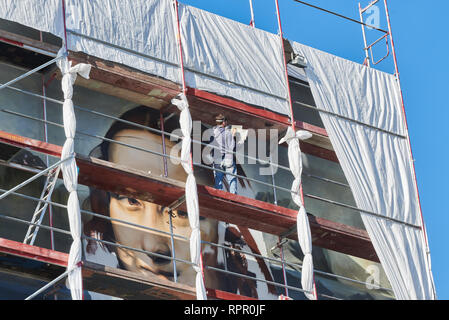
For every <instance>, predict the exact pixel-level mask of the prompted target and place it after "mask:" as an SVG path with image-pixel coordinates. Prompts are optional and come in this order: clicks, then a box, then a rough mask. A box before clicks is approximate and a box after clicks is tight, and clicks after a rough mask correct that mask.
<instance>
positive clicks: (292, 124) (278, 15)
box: [275, 0, 317, 299]
mask: <svg viewBox="0 0 449 320" xmlns="http://www.w3.org/2000/svg"><path fill="white" fill-rule="evenodd" d="M275 4H276V14H277V22H278V28H279V39H280V42H281V49H282V64H283V66H284V76H285V84H286V89H287V100H288V104H289V107H290V122H291V124H290V125H291V128H292V130H293V132H294V133H296V126H295V118H294V116H293V103H292V97H291V93H290V83H289V80H288V70H287V61H286V57H285V48H284V35H283V31H282V23H281V12H280V10H279V1H278V0H275ZM298 144H299V142H298ZM299 194H300V196H301V202H302V204H303V205H304V193H303V188H302V182H301V183H300V185H299ZM313 296H314V298H315V299H316V298H317V291H316V285H315V275H313Z"/></svg>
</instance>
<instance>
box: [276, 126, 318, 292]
mask: <svg viewBox="0 0 449 320" xmlns="http://www.w3.org/2000/svg"><path fill="white" fill-rule="evenodd" d="M310 137H312V134H311V133H310V132H308V131H304V130H299V131H297V132H296V133H295V131H294V130H293V128H292V127H288V129H287V133H286V134H285V136H284V138H282V139H281V140H280V141H279V144H282V143H284V142H287V144H288V162H289V165H290V170H291V171H292V173H293V176H294V177H295V180H293V183H292V187H291V195H292V199H293V202H295V203H296V205H298V206H299V211H298V215H297V217H296V227H297V234H298V242H299V245H300V247H301V250H302V252H303V253H304V260H303V262H302V266H303V267H302V271H301V285H302V288H303V290H305V292H304V294H305V295H306V297H307V298H308V299H310V300H316V298H317V297H316V290H315V282H314V276H313V260H312V237H311V233H310V225H309V219H308V217H307V213H306V209H305V208H304V204H303V203H302V199H301V195H300V188H301V174H302V157H301V149H300V147H299V140H306V139H309V138H310Z"/></svg>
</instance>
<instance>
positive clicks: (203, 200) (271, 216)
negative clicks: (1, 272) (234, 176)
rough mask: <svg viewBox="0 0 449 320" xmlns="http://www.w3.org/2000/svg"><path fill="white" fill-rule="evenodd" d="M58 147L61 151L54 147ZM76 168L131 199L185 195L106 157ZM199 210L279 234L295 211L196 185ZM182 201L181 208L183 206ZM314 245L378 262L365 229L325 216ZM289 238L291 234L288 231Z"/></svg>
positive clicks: (5, 137)
mask: <svg viewBox="0 0 449 320" xmlns="http://www.w3.org/2000/svg"><path fill="white" fill-rule="evenodd" d="M0 141H4V142H8V141H11V143H12V144H14V145H16V146H21V147H30V148H31V149H34V148H36V149H38V150H40V151H41V152H45V151H46V149H47V148H48V151H49V152H51V153H53V154H54V153H55V152H58V150H62V148H61V147H60V146H55V145H51V144H48V143H43V142H39V141H36V140H34V139H29V138H23V137H22V138H21V137H20V136H17V135H14V134H9V133H5V132H3V131H0ZM59 152H60V151H59ZM76 161H77V165H78V167H79V169H80V174H79V183H81V184H85V185H87V186H91V187H95V188H99V189H102V190H105V191H109V192H114V193H118V194H122V195H126V196H130V197H131V196H132V197H134V198H138V199H142V200H145V201H150V202H154V203H158V204H161V205H168V204H171V203H172V202H173V201H175V200H177V199H179V198H180V197H181V196H182V195H184V192H185V191H184V182H180V181H176V180H173V179H169V178H164V177H161V176H155V175H152V174H148V173H145V172H143V171H139V170H135V169H131V168H128V167H125V166H119V165H116V164H113V163H111V162H108V161H104V160H99V159H95V158H91V157H85V156H82V155H77V156H76ZM198 199H199V204H200V211H201V215H202V216H205V217H209V218H213V219H217V220H220V221H226V222H232V223H234V224H237V225H241V226H243V227H248V228H251V229H256V230H260V231H262V232H267V233H271V234H275V235H281V234H283V233H285V232H287V231H288V230H290V229H291V228H292V227H293V226H294V225H295V224H296V215H297V212H296V211H295V210H292V209H287V208H284V207H280V206H276V205H274V204H271V203H267V202H263V201H259V200H255V199H251V198H247V197H244V196H240V195H234V194H230V193H228V192H225V191H222V190H217V189H214V188H212V187H208V186H200V185H199V186H198ZM184 206H185V204H184V205H183V206H181V207H184ZM309 221H310V225H311V231H312V239H313V242H312V243H313V244H314V245H316V246H320V247H323V248H326V249H330V250H335V251H338V252H342V253H346V254H349V255H353V256H356V257H360V258H364V259H368V260H372V261H376V262H377V261H378V258H377V255H376V253H375V251H374V248H373V246H372V243H371V241H370V239H369V236H368V234H367V232H366V231H364V230H359V229H356V228H352V227H350V226H346V225H343V224H339V223H336V222H332V221H329V220H326V219H321V218H315V217H312V216H309ZM290 237H292V239H294V235H290Z"/></svg>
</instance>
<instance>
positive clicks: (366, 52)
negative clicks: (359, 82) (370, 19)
mask: <svg viewBox="0 0 449 320" xmlns="http://www.w3.org/2000/svg"><path fill="white" fill-rule="evenodd" d="M359 14H360V22H361V24H360V26H361V27H362V35H363V43H364V44H365V47H364V49H363V50H364V51H365V62H364V63H363V64H364V65H366V66H367V67H370V64H371V63H370V56H369V51H368V50H369V49H368V43H367V41H366V33H365V25H364V22H363V12H362V6H361V5H360V2H359Z"/></svg>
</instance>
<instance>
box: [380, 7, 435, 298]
mask: <svg viewBox="0 0 449 320" xmlns="http://www.w3.org/2000/svg"><path fill="white" fill-rule="evenodd" d="M384 6H385V15H386V17H387V24H388V33H389V34H390V42H391V51H392V53H393V61H394V68H395V75H396V79H397V83H398V87H399V92H400V95H401V105H402V115H403V117H404V122H405V128H406V130H407V141H408V146H409V150H410V157H411V162H412V167H413V178H414V182H415V188H416V195H417V198H418V205H419V212H420V215H421V229H422V234H423V238H424V243H425V245H426V251H427V252H426V254H427V264H428V268H429V271H430V277H431V284H432V290H433V298H434V299H436V290H435V284H434V282H433V276H432V270H431V267H430V249H429V242H428V239H427V232H426V227H425V225H424V217H423V214H422V207H421V199H420V197H419V189H418V181H417V178H416V169H415V161H414V157H413V151H412V144H411V141H410V136H409V134H408V124H407V115H406V113H405V104H404V95H403V92H402V88H401V80H400V77H399V67H398V60H397V56H396V49H395V46H394V41H393V33H392V31H391V21H390V13H389V11H388V4H387V0H384Z"/></svg>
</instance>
